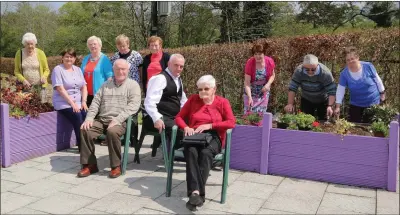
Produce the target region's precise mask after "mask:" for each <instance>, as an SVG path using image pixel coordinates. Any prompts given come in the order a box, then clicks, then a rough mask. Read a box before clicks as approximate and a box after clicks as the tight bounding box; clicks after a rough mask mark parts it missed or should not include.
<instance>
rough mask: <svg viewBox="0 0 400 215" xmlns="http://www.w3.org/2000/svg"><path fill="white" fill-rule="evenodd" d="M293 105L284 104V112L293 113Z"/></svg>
mask: <svg viewBox="0 0 400 215" xmlns="http://www.w3.org/2000/svg"><path fill="white" fill-rule="evenodd" d="M293 109H294V108H293V105H292V104H287V105H286V106H285V111H286V113H293Z"/></svg>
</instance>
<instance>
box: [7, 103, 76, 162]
mask: <svg viewBox="0 0 400 215" xmlns="http://www.w3.org/2000/svg"><path fill="white" fill-rule="evenodd" d="M7 106H8V105H7ZM7 113H8V112H7ZM7 119H8V121H9V122H10V123H9V124H10V126H8V128H9V131H8V134H9V137H10V138H9V139H8V141H7V143H4V145H7V144H8V145H9V146H10V148H9V152H8V156H9V157H10V163H9V164H8V165H7V166H9V165H10V164H13V163H17V162H21V161H25V160H28V159H32V158H35V157H39V156H43V155H46V154H49V153H52V152H56V151H59V150H63V149H67V148H70V147H71V146H74V145H75V143H76V139H75V134H74V132H73V128H72V125H71V124H70V122H69V121H68V119H66V118H65V117H64V116H63V115H61V114H59V113H57V112H56V111H53V112H48V113H42V114H40V115H39V117H38V118H31V117H24V118H22V119H19V120H18V119H15V118H9V117H7ZM2 129H3V128H2ZM3 166H5V167H7V166H6V165H3Z"/></svg>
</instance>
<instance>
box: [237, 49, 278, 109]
mask: <svg viewBox="0 0 400 215" xmlns="http://www.w3.org/2000/svg"><path fill="white" fill-rule="evenodd" d="M265 51H266V49H265V47H264V46H263V45H261V44H255V45H254V46H253V48H252V49H251V52H252V54H253V57H251V58H250V59H249V60H247V63H246V67H245V71H244V72H245V76H244V93H245V94H244V96H243V100H244V112H245V113H247V112H257V113H265V112H267V107H268V99H269V92H270V90H271V84H272V82H274V80H275V71H274V69H275V63H274V60H273V59H272V58H270V57H268V56H265Z"/></svg>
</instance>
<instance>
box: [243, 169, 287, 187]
mask: <svg viewBox="0 0 400 215" xmlns="http://www.w3.org/2000/svg"><path fill="white" fill-rule="evenodd" d="M283 179H285V178H284V177H281V176H275V175H263V174H260V173H254V172H245V173H243V174H242V175H241V176H240V177H239V178H238V179H237V180H239V181H249V182H253V183H260V184H271V185H279V184H280V183H281V182H282V181H283Z"/></svg>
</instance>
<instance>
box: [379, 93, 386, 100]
mask: <svg viewBox="0 0 400 215" xmlns="http://www.w3.org/2000/svg"><path fill="white" fill-rule="evenodd" d="M380 97H381V102H383V101H385V100H386V93H381V96H380Z"/></svg>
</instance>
